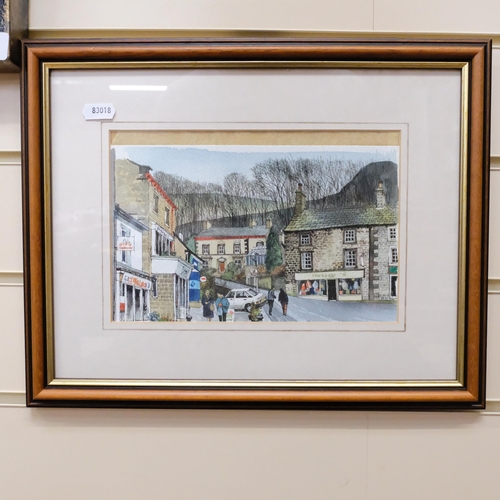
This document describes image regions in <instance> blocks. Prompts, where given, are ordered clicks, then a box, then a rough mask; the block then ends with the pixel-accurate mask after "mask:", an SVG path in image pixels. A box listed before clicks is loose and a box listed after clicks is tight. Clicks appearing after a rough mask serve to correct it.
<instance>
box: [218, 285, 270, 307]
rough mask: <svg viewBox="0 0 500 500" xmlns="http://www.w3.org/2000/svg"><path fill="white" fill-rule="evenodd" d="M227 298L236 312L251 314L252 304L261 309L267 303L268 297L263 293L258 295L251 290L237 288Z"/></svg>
mask: <svg viewBox="0 0 500 500" xmlns="http://www.w3.org/2000/svg"><path fill="white" fill-rule="evenodd" d="M226 298H227V299H228V300H229V305H230V307H232V308H233V309H234V310H235V311H237V310H240V311H243V310H245V311H247V312H250V308H251V307H252V304H256V305H258V306H259V307H260V306H262V304H264V303H265V302H266V296H265V295H264V294H263V293H257V292H256V291H255V290H252V289H251V288H237V289H235V290H231V291H229V292H228V293H227V294H226Z"/></svg>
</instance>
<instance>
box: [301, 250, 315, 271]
mask: <svg viewBox="0 0 500 500" xmlns="http://www.w3.org/2000/svg"><path fill="white" fill-rule="evenodd" d="M300 267H301V268H302V269H312V252H302V253H301V254H300Z"/></svg>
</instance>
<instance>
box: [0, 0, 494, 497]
mask: <svg viewBox="0 0 500 500" xmlns="http://www.w3.org/2000/svg"><path fill="white" fill-rule="evenodd" d="M30 16H31V19H30V25H31V29H32V32H33V34H34V35H38V36H47V35H52V36H55V35H57V34H58V33H59V32H56V31H54V30H60V34H63V35H66V36H81V35H92V34H93V35H95V34H98V35H109V34H113V31H111V30H115V31H114V33H117V34H118V35H123V34H130V33H129V32H127V30H130V29H132V28H135V29H138V30H143V31H141V33H142V34H143V35H147V34H149V35H153V36H154V35H155V34H157V33H158V31H149V32H148V31H146V30H152V29H154V30H167V29H185V30H192V29H213V30H235V29H239V30H249V29H259V30H265V29H269V30H283V29H293V30H338V31H343V32H361V31H363V32H370V31H375V32H377V33H380V32H394V33H398V32H399V33H401V34H402V35H404V34H406V33H408V32H442V33H445V32H446V33H455V34H458V35H460V34H461V33H486V34H492V35H495V43H498V44H499V45H498V47H499V48H497V49H495V50H494V75H493V122H492V154H493V155H494V156H493V162H492V166H493V169H492V197H491V198H492V204H491V209H492V213H491V266H490V278H491V279H490V306H491V307H490V314H489V325H490V328H489V340H488V342H489V344H488V348H489V353H488V388H487V398H488V401H489V403H488V409H487V411H485V412H481V413H375V412H370V413H368V412H357V413H355V412H349V413H340V412H339V413H335V412H284V411H269V412H258V411H239V412H236V411H185V410H183V411H167V410H90V409H89V410H82V409H26V408H24V407H23V400H24V394H23V391H24V371H23V370H24V347H23V319H22V314H23V312H22V272H21V269H22V258H21V255H22V253H21V252H22V248H21V243H22V236H21V227H22V222H21V194H20V193H21V173H20V120H19V76H18V75H5V74H3V75H0V103H1V111H0V171H1V182H0V211H1V213H2V215H3V216H2V217H1V218H0V234H1V235H2V236H1V238H0V315H1V317H2V327H1V330H0V332H1V335H0V443H1V448H0V498H5V499H6V500H10V499H15V500H17V499H20V500H24V499H46V498H47V499H51V500H67V499H71V500H84V499H85V500H88V499H93V500H94V499H120V500H127V499H137V498H141V499H142V498H144V499H160V498H161V499H164V498H168V499H176V500H177V499H204V500H205V499H259V500H261V499H273V500H274V499H287V500H288V499H301V500H302V499H322V500H323V499H336V500H337V499H356V500H360V499H363V500H364V499H369V500H391V499H394V500H409V499H415V500H422V499H426V500H434V499H436V500H437V499H440V500H441V499H448V498H454V499H455V500H462V499H463V500H469V499H472V498H480V499H482V500H484V499H487V500H488V499H492V500H493V499H494V500H496V499H498V498H500V493H499V491H500V488H499V486H498V467H499V466H498V464H499V463H500V363H499V361H500V328H499V327H500V257H498V255H500V201H499V199H500V135H499V132H500V130H499V128H500V101H499V97H497V96H499V95H500V93H499V92H498V91H497V88H500V3H498V1H497V0H476V1H475V2H470V1H466V0H420V1H418V2H417V1H413V2H410V1H408V0H351V1H345V0H286V1H285V0H275V1H274V2H270V1H269V0H239V1H234V0H170V1H168V2H167V1H164V0H144V1H143V2H132V0H107V1H106V2H103V1H97V0H72V1H71V2H68V1H64V0H31V10H30ZM81 30H84V31H81ZM160 33H161V32H160ZM495 155H496V156H495Z"/></svg>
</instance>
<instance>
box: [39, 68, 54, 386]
mask: <svg viewBox="0 0 500 500" xmlns="http://www.w3.org/2000/svg"><path fill="white" fill-rule="evenodd" d="M42 91H43V96H42V99H43V104H42V106H43V130H42V133H43V180H44V206H43V210H44V220H45V234H44V245H45V256H46V257H45V300H46V305H45V312H46V325H47V326H46V328H47V330H46V332H45V338H46V343H47V354H46V362H47V380H48V381H51V380H53V379H54V377H55V365H54V363H55V354H54V316H53V314H54V309H53V283H54V281H53V273H52V192H51V154H50V153H51V151H50V68H49V67H48V65H47V64H44V65H43V87H42Z"/></svg>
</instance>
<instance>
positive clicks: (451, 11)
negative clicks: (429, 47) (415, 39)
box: [373, 0, 500, 33]
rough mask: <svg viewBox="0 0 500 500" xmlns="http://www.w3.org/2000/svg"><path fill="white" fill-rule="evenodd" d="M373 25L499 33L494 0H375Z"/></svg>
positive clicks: (499, 20) (402, 29)
mask: <svg viewBox="0 0 500 500" xmlns="http://www.w3.org/2000/svg"><path fill="white" fill-rule="evenodd" d="M373 3H374V29H375V30H377V31H398V32H405V31H415V32H425V33H432V32H449V33H461V32H463V33H498V32H499V31H500V18H499V16H498V8H499V4H498V1H497V0H479V1H470V0H418V1H415V0H413V1H412V0H374V2H373Z"/></svg>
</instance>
